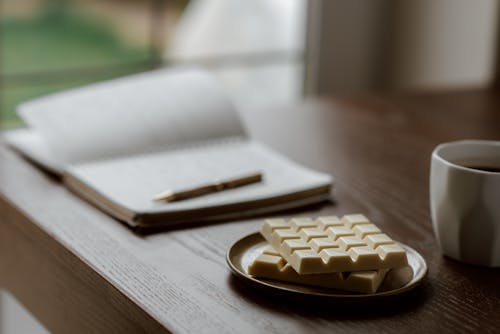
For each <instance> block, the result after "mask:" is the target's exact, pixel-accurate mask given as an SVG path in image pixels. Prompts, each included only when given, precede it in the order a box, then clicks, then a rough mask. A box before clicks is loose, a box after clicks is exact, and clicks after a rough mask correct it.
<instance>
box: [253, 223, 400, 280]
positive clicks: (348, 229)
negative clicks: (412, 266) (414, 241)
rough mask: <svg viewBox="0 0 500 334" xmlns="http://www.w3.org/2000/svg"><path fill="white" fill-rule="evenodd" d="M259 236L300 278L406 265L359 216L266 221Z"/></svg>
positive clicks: (388, 240)
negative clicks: (262, 237) (305, 275)
mask: <svg viewBox="0 0 500 334" xmlns="http://www.w3.org/2000/svg"><path fill="white" fill-rule="evenodd" d="M261 234H262V235H263V236H264V238H265V239H266V240H267V241H268V242H269V244H271V246H273V248H274V249H276V250H277V251H278V252H279V253H280V255H281V256H283V258H284V259H285V260H286V262H288V263H289V264H290V265H291V266H292V267H293V269H295V271H296V272H297V273H299V274H301V275H302V274H319V273H332V272H351V271H361V270H373V269H384V268H389V269H390V268H398V267H404V266H406V265H408V260H407V257H406V252H405V250H404V249H403V248H402V247H401V246H399V245H398V244H397V243H395V242H394V240H392V239H391V238H390V237H389V236H387V235H386V234H384V233H382V231H380V229H379V228H378V227H377V226H375V225H374V224H372V223H371V222H370V221H369V220H368V219H367V218H366V217H365V216H363V215H361V214H353V215H346V216H344V217H343V218H342V219H341V220H340V219H338V218H337V217H336V216H327V217H319V218H318V219H316V220H313V219H311V218H293V219H290V220H289V221H286V220H285V219H268V220H266V222H265V223H264V224H263V225H262V227H261Z"/></svg>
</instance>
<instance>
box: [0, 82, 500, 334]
mask: <svg viewBox="0 0 500 334" xmlns="http://www.w3.org/2000/svg"><path fill="white" fill-rule="evenodd" d="M242 117H243V119H244V121H245V123H246V125H247V128H248V130H249V132H250V133H251V135H252V136H254V137H255V138H257V139H258V140H260V141H262V142H264V143H266V144H268V145H269V146H271V147H273V148H274V149H276V150H278V151H280V152H282V153H284V154H286V155H288V156H289V157H291V158H292V159H295V160H296V161H298V162H300V163H302V164H304V165H307V166H310V167H312V168H315V169H318V170H321V171H324V172H328V173H331V174H333V175H335V177H336V181H335V194H334V203H332V204H328V205H323V206H315V207H310V208H308V209H306V210H301V211H295V212H287V213H286V215H287V216H290V215H303V216H317V215H325V214H337V215H342V214H346V213H352V212H363V213H365V214H366V215H367V216H368V217H370V218H371V219H372V220H373V221H375V222H376V223H377V224H378V225H379V226H380V227H381V228H382V229H384V230H386V231H387V233H388V234H390V235H391V236H392V237H393V238H395V239H397V240H400V241H401V242H403V243H405V244H408V245H410V246H411V247H413V248H415V249H416V250H418V251H419V252H421V254H422V255H423V256H424V257H425V259H426V260H427V262H428V265H429V274H428V277H427V279H426V280H425V281H424V282H423V284H422V285H421V286H420V287H419V288H418V289H416V290H414V291H413V292H411V293H408V294H406V295H404V296H401V297H399V298H390V299H385V300H382V301H377V302H374V303H370V304H363V305H359V304H354V305H352V304H341V303H335V302H326V301H319V300H300V299H296V298H295V299H293V298H286V297H285V296H282V295H275V294H272V293H270V292H269V291H263V290H257V289H253V288H251V287H249V286H246V285H244V284H243V283H241V282H240V281H239V280H238V279H237V278H235V277H233V276H232V275H231V273H230V271H229V268H228V266H227V265H226V263H225V253H226V250H227V249H228V247H229V246H230V245H231V244H232V243H233V242H234V241H235V240H237V239H238V238H240V237H242V236H244V235H246V234H249V233H251V232H254V231H256V230H257V229H258V227H259V226H260V224H261V220H260V219H259V218H256V219H250V220H244V221H232V222H226V223H223V224H213V225H206V226H199V227H190V228H185V229H178V230H172V231H165V232H161V233H157V234H154V235H148V236H140V235H136V234H133V233H131V231H130V230H129V229H127V228H126V227H125V226H124V225H122V224H120V223H118V222H116V221H115V220H114V219H112V218H110V217H109V216H107V215H105V214H103V213H101V212H99V211H98V210H96V209H95V208H93V207H92V206H91V205H89V204H87V203H86V202H84V201H82V200H80V199H79V198H78V197H76V196H74V195H73V194H72V193H70V192H69V191H67V190H66V189H65V188H63V187H62V186H61V185H60V184H59V183H58V182H57V180H55V179H53V178H51V177H50V176H49V175H47V174H44V173H43V172H41V171H39V170H38V169H36V168H35V167H33V166H32V165H31V164H29V163H27V162H26V161H25V160H23V159H22V158H20V157H19V156H18V155H16V154H15V153H13V152H11V151H10V150H9V149H7V148H6V147H5V146H3V145H2V146H0V195H1V196H0V287H3V288H5V289H7V290H9V291H10V292H11V293H12V294H13V295H14V296H16V298H17V299H18V300H19V301H20V302H21V303H23V304H24V305H25V306H26V307H27V308H28V309H29V310H31V312H33V314H34V315H35V316H36V317H37V318H38V319H39V320H40V321H41V322H42V323H43V324H44V325H45V326H46V327H47V328H48V329H50V330H51V331H53V332H54V333H68V332H71V333H141V332H145V333H146V332H148V333H153V332H154V333H162V332H180V333H316V332H317V333H323V332H325V333H326V332H328V333H331V332H356V333H359V332H388V333H389V332H394V333H396V332H397V333H400V332H437V331H440V332H453V333H460V332H463V333H466V332H469V333H470V332H482V333H484V332H492V333H493V332H498V328H500V284H499V282H500V270H499V269H489V268H482V267H476V266H469V265H464V264H461V263H458V262H456V261H453V260H450V259H448V258H445V257H443V256H442V255H441V254H440V252H439V249H438V247H437V243H436V240H435V238H434V236H433V233H432V227H431V221H430V216H429V203H428V202H429V195H428V183H429V164H430V154H431V151H432V149H433V148H434V147H435V146H436V145H437V144H438V143H440V142H444V141H450V140H457V139H464V138H478V139H496V140H500V95H498V94H495V93H494V92H489V91H479V90H477V91H472V90H469V91H466V90H464V91H457V92H449V93H440V94H415V95H394V96H387V95H385V96H383V95H364V96H350V97H339V98H335V99H327V100H310V101H306V102H304V103H301V104H300V105H294V106H277V107H274V108H268V109H265V110H251V111H248V112H245V113H243V114H242Z"/></svg>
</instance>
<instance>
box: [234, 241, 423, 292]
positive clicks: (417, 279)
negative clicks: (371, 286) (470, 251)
mask: <svg viewBox="0 0 500 334" xmlns="http://www.w3.org/2000/svg"><path fill="white" fill-rule="evenodd" d="M259 237H260V238H262V239H263V241H265V239H264V237H263V236H262V235H261V234H260V232H253V233H250V234H247V235H245V236H243V237H241V238H239V239H238V240H236V241H235V242H233V243H232V244H231V246H230V247H229V248H228V250H227V252H226V262H227V264H228V266H229V268H230V269H231V271H232V273H233V274H234V275H236V276H237V277H238V278H240V279H243V280H246V281H247V282H251V283H254V284H257V285H261V286H264V287H267V288H270V289H276V290H278V291H282V292H286V293H291V294H299V295H306V296H315V297H323V298H333V299H372V298H379V297H387V296H395V295H400V294H402V293H404V292H407V291H409V290H412V289H414V288H416V287H417V286H419V285H420V283H422V281H423V279H424V278H425V277H426V276H427V273H428V271H429V268H428V265H427V261H425V259H424V257H423V256H422V255H421V254H420V253H419V252H417V251H416V250H415V249H413V248H412V247H410V246H408V245H406V244H403V243H401V242H399V241H396V242H397V243H398V244H400V245H401V246H402V247H403V248H405V250H406V251H410V252H412V253H413V255H415V256H416V257H417V258H418V260H419V261H418V262H419V263H422V265H423V267H422V269H421V270H420V271H419V272H416V273H415V272H414V274H413V277H412V279H411V280H410V281H409V282H408V283H406V284H405V285H404V286H402V287H400V288H397V289H394V290H389V291H382V292H375V293H370V294H361V293H352V294H349V293H346V294H339V293H326V292H320V291H318V292H314V291H309V292H306V291H300V290H296V289H293V288H287V287H284V286H278V285H275V284H272V283H271V282H272V281H271V280H269V281H263V280H260V279H258V278H255V277H252V276H250V275H249V274H247V273H246V272H241V270H240V269H239V268H238V267H237V266H236V265H235V264H234V263H233V262H232V260H231V254H232V253H234V252H235V251H236V250H235V248H236V246H238V245H239V244H240V243H242V242H244V241H245V239H251V238H259ZM412 269H413V267H412ZM287 284H289V285H291V286H293V285H298V284H294V283H287Z"/></svg>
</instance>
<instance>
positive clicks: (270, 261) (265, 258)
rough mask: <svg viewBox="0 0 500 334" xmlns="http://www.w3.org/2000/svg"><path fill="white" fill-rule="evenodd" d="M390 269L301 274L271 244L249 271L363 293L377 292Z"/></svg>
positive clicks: (289, 280) (290, 280) (300, 282)
mask: <svg viewBox="0 0 500 334" xmlns="http://www.w3.org/2000/svg"><path fill="white" fill-rule="evenodd" d="M388 271H389V270H388V269H379V270H366V271H357V272H351V273H330V274H312V275H299V274H297V272H296V271H295V270H294V269H293V268H292V267H291V266H290V265H289V264H288V263H287V262H286V261H285V259H284V258H283V257H282V256H281V255H280V254H279V253H278V252H277V251H276V250H274V249H273V248H272V247H271V246H268V247H267V248H266V249H264V251H263V253H262V254H261V255H259V256H258V257H257V258H256V259H255V260H254V262H252V264H250V266H249V267H248V273H249V274H250V275H252V276H255V277H261V278H268V279H273V280H278V281H284V282H291V283H298V284H303V285H312V286H318V287H324V288H331V289H338V290H345V291H353V292H362V293H374V292H376V291H377V289H378V287H379V286H380V284H381V283H382V281H383V279H384V277H385V274H386V273H387V272H388Z"/></svg>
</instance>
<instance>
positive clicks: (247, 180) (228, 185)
mask: <svg viewBox="0 0 500 334" xmlns="http://www.w3.org/2000/svg"><path fill="white" fill-rule="evenodd" d="M261 181H262V173H252V174H248V175H243V176H238V177H235V178H231V179H227V180H221V181H216V182H213V183H209V184H205V185H201V186H197V187H193V188H188V189H180V190H167V191H164V192H162V193H159V194H157V195H155V196H154V197H153V200H154V201H166V202H174V201H182V200H185V199H189V198H193V197H198V196H203V195H207V194H211V193H215V192H219V191H224V190H228V189H234V188H238V187H242V186H246V185H249V184H253V183H257V182H261Z"/></svg>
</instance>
